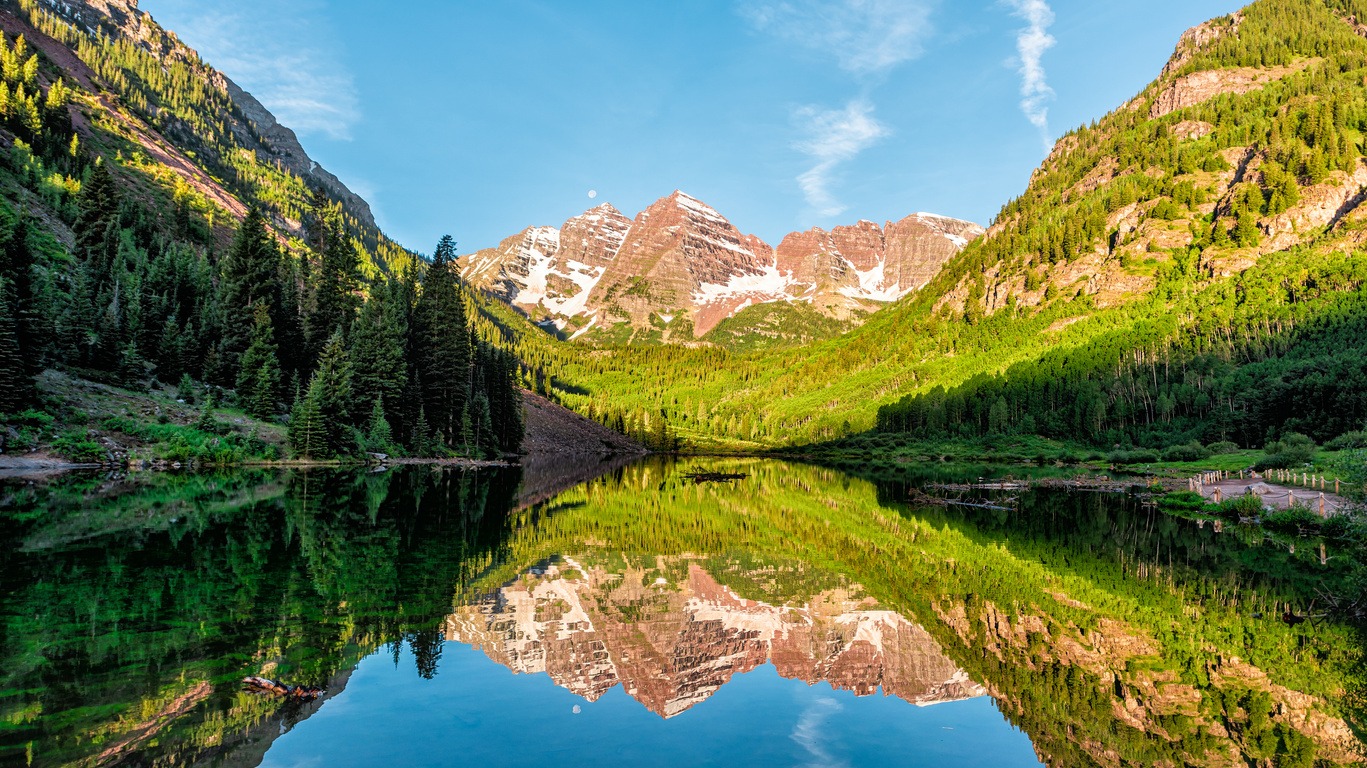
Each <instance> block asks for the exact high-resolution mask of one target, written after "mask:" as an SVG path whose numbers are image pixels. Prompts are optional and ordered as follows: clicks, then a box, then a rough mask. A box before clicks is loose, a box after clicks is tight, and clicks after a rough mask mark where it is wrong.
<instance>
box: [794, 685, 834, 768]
mask: <svg viewBox="0 0 1367 768" xmlns="http://www.w3.org/2000/svg"><path fill="white" fill-rule="evenodd" d="M840 709H841V707H840V702H838V701H836V700H835V699H829V698H820V699H817V700H816V701H814V702H812V706H811V707H809V708H808V709H807V711H805V712H803V713H802V714H801V715H800V716H799V717H798V719H797V724H796V725H794V726H793V732H792V733H791V734H789V738H790V739H792V740H793V741H795V742H797V745H798V746H800V747H802V749H803V750H804V751H805V752H806V753H807V755H808V756H809V759H808V761H807V763H806V768H842V766H846V765H848V763H847V762H846V761H844V760H840V759H838V758H836V757H835V756H834V755H832V754H831V751H830V749H829V748H828V747H827V746H826V743H825V742H826V741H827V740H828V736H827V734H826V732H825V730H824V729H823V728H822V726H823V725H825V723H826V719H827V718H828V717H830V716H831V714H832V713H834V712H839V711H840Z"/></svg>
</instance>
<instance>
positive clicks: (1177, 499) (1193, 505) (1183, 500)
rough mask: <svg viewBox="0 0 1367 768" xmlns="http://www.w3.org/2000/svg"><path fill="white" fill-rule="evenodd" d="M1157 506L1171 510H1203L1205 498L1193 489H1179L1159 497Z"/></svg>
mask: <svg viewBox="0 0 1367 768" xmlns="http://www.w3.org/2000/svg"><path fill="white" fill-rule="evenodd" d="M1158 506H1159V507H1160V508H1162V509H1164V510H1167V511H1172V512H1204V511H1205V508H1206V500H1205V499H1204V498H1203V497H1202V496H1201V494H1199V493H1196V492H1195V491H1179V492H1177V493H1169V494H1168V495H1167V496H1164V497H1163V498H1161V499H1159V500H1158Z"/></svg>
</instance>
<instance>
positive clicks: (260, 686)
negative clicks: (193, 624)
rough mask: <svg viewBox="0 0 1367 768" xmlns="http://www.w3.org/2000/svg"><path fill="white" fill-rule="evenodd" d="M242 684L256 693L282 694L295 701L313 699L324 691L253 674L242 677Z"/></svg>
mask: <svg viewBox="0 0 1367 768" xmlns="http://www.w3.org/2000/svg"><path fill="white" fill-rule="evenodd" d="M242 684H243V685H245V686H247V688H248V689H249V690H253V691H256V692H257V693H269V694H271V695H272V696H282V697H284V698H287V699H295V700H296V701H313V700H314V699H316V698H318V697H319V696H322V695H323V694H324V693H325V692H326V691H324V690H323V689H322V688H306V687H304V686H302V685H285V684H284V683H277V682H275V681H274V680H270V679H268V678H264V677H257V676H255V675H250V676H248V677H244V678H242Z"/></svg>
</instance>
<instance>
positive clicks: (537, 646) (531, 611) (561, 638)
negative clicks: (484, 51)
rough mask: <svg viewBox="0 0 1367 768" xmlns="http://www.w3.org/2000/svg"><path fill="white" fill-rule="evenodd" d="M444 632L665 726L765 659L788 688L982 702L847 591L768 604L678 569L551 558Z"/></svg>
mask: <svg viewBox="0 0 1367 768" xmlns="http://www.w3.org/2000/svg"><path fill="white" fill-rule="evenodd" d="M661 573H671V574H677V573H682V574H683V576H682V578H678V579H677V580H676V581H674V582H670V581H668V580H667V579H666V578H664V577H663V576H660V575H659V574H661ZM446 636H447V639H448V640H455V641H459V642H463V643H469V644H471V645H474V646H475V647H477V648H479V649H480V650H482V651H483V652H484V653H486V654H488V655H489V657H490V658H492V659H494V660H495V661H497V662H499V663H500V664H503V665H504V666H506V667H508V668H509V669H511V670H513V671H514V672H517V673H520V674H545V675H549V676H550V677H551V679H552V680H554V681H555V683H556V684H557V685H559V686H561V687H563V688H566V689H567V690H570V691H573V692H574V693H576V694H578V695H580V696H583V697H584V698H585V699H587V700H589V701H595V700H597V699H598V698H599V697H600V696H602V695H603V694H604V693H606V692H607V691H609V690H610V689H612V688H613V687H614V686H617V685H621V686H622V687H623V689H624V690H625V691H626V693H627V694H628V695H630V696H631V697H632V698H634V699H636V700H637V701H639V702H641V704H642V705H644V706H645V707H646V708H647V709H649V710H650V711H652V712H654V713H656V714H658V715H660V716H661V717H665V718H668V717H673V716H675V715H678V714H679V713H681V712H684V711H685V710H687V709H689V708H690V707H693V706H694V705H696V704H698V703H700V702H702V701H705V700H706V699H707V698H708V697H709V696H711V695H712V694H713V693H715V692H716V691H717V690H718V689H719V688H721V686H723V685H725V684H726V682H727V681H729V680H730V679H731V677H732V676H734V675H737V674H743V673H745V672H748V671H750V670H752V669H755V668H756V667H759V666H760V665H762V664H765V663H770V664H773V665H774V668H775V669H777V670H778V673H779V675H781V676H783V677H785V678H788V679H795V680H802V681H805V682H807V683H809V684H812V683H816V682H818V681H823V680H824V681H826V682H829V683H830V684H831V685H832V686H833V687H835V688H837V689H840V690H848V691H851V692H853V693H854V694H855V695H857V696H868V695H872V694H874V693H876V692H877V691H879V690H880V689H881V690H882V691H883V694H884V695H890V696H897V697H899V698H901V699H904V700H906V701H909V702H912V703H914V704H918V705H925V704H934V703H937V702H942V701H954V700H958V699H964V698H970V697H973V696H980V695H982V694H983V693H984V690H983V688H982V687H981V686H979V685H977V684H976V683H974V682H973V681H971V680H969V678H968V676H967V675H966V674H965V673H964V672H963V671H962V670H960V669H959V668H958V667H957V666H955V664H954V663H953V662H951V661H950V660H949V659H948V658H947V657H946V656H945V655H944V654H943V653H942V652H941V650H940V647H939V646H938V645H937V644H936V643H935V641H934V640H933V639H932V638H931V637H930V635H929V634H927V633H926V631H925V630H924V629H922V628H921V627H919V626H917V625H916V624H913V623H911V622H910V621H908V620H907V619H905V618H903V617H902V616H901V615H899V614H897V613H894V612H891V611H886V610H880V609H879V608H878V606H877V605H875V604H873V602H872V601H870V600H867V599H860V598H858V597H857V596H855V594H854V593H853V592H852V591H847V590H844V589H833V590H828V591H826V592H822V593H821V594H819V595H816V596H815V597H814V598H813V599H811V600H810V601H808V602H806V604H804V605H801V606H792V605H769V604H766V603H762V602H757V601H753V600H747V599H744V598H742V597H740V596H738V595H737V594H736V593H735V592H733V591H732V590H730V589H729V588H727V587H725V586H722V585H721V584H719V583H718V582H717V580H716V579H715V578H713V576H712V575H711V574H710V573H708V572H707V571H706V570H704V569H703V568H702V567H701V566H699V565H698V564H696V563H687V562H680V563H670V564H668V565H667V567H666V568H665V569H664V570H663V571H657V570H636V571H632V570H627V571H626V572H624V573H620V574H619V573H610V572H607V571H605V570H603V569H600V568H594V567H587V566H585V565H583V564H581V563H579V562H577V561H575V560H573V559H571V558H565V559H563V560H561V561H559V562H556V563H553V564H548V565H544V566H540V567H537V568H533V569H531V570H530V571H529V572H527V573H526V574H524V575H523V577H521V578H519V579H518V580H517V581H514V582H512V583H511V584H508V585H507V586H505V587H503V588H502V589H500V590H499V591H498V592H496V593H494V594H492V595H489V596H487V597H485V598H483V599H481V600H478V601H476V602H474V603H472V604H469V605H466V606H464V607H462V608H460V609H459V610H457V611H456V613H454V614H453V615H452V616H451V617H449V618H448V619H447V622H446Z"/></svg>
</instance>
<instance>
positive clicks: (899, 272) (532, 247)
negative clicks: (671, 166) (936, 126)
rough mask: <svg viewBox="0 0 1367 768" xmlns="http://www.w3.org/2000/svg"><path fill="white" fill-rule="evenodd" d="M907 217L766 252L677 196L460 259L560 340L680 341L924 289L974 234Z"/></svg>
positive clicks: (543, 230)
mask: <svg viewBox="0 0 1367 768" xmlns="http://www.w3.org/2000/svg"><path fill="white" fill-rule="evenodd" d="M982 231H983V230H982V229H981V228H980V227H978V226H977V225H975V224H971V223H969V222H964V221H958V220H955V219H949V218H945V217H940V216H933V215H929V214H915V215H913V216H909V217H907V218H905V219H903V220H901V221H898V222H889V223H887V224H886V225H884V226H881V227H880V226H878V225H877V224H875V223H873V222H869V221H861V222H859V223H858V224H855V225H854V226H850V227H836V228H835V229H834V230H832V231H831V232H826V231H824V230H821V229H813V230H810V231H808V232H802V233H796V234H792V235H789V236H787V237H785V238H784V239H783V241H782V242H781V243H780V244H779V246H778V248H774V247H772V246H770V245H768V244H767V243H765V242H764V241H762V240H760V239H759V238H757V237H755V236H754V235H747V234H744V233H742V232H740V231H739V230H738V229H736V227H735V226H734V225H732V224H731V222H730V221H728V220H727V219H726V217H724V216H722V215H721V214H720V213H718V212H717V211H716V210H715V209H713V208H712V207H711V206H709V205H707V204H706V203H703V202H701V201H700V200H698V199H696V198H694V197H691V196H689V195H687V194H684V193H683V192H674V193H673V194H671V195H669V196H667V197H664V198H661V199H660V200H658V201H656V202H655V203H653V204H652V205H651V206H650V207H648V208H646V209H645V210H644V211H642V212H641V213H639V214H637V216H636V218H635V219H634V220H633V219H628V218H627V217H626V216H624V215H623V214H622V213H621V212H619V211H618V210H617V209H616V208H614V207H612V206H611V205H600V206H598V207H597V208H594V209H592V210H590V211H588V212H586V213H584V214H582V215H580V216H576V217H575V218H572V219H570V220H569V221H567V222H565V224H564V225H563V226H562V227H560V228H559V229H557V228H554V227H533V228H529V229H527V230H524V231H523V232H521V233H519V234H517V235H514V236H513V237H510V238H508V239H506V240H504V241H503V242H502V243H500V244H499V245H498V246H497V247H496V248H490V249H486V250H483V251H479V252H477V253H474V254H471V255H469V256H466V257H462V259H461V264H462V265H463V267H462V271H463V273H464V275H465V277H466V279H467V280H468V281H469V282H470V283H471V284H473V285H475V286H477V287H479V288H482V289H484V290H486V291H488V292H490V293H492V294H493V295H495V296H497V297H499V298H501V299H503V300H504V301H507V302H509V303H510V304H513V305H514V306H516V307H518V308H520V309H522V310H523V311H525V312H527V313H528V314H529V315H530V316H532V318H533V319H535V320H537V321H539V322H542V323H544V324H546V325H554V326H555V327H556V328H557V329H559V330H561V331H563V332H565V333H566V334H567V335H569V336H571V337H578V336H580V335H584V334H587V333H598V334H601V333H604V332H607V331H609V330H610V329H613V328H617V327H627V328H631V329H653V330H654V331H656V332H658V334H659V336H660V337H661V338H662V340H665V341H669V340H675V341H691V340H693V339H695V338H699V337H702V336H704V335H706V334H707V333H708V332H709V331H711V330H712V329H713V328H715V327H716V326H717V324H718V323H720V322H721V321H722V320H725V319H726V318H729V317H733V316H735V315H736V314H737V313H739V312H740V311H742V310H744V309H745V308H747V307H750V306H754V305H758V304H767V303H775V302H789V303H805V304H810V305H811V306H813V307H815V308H816V309H817V310H818V311H820V312H821V313H822V314H824V315H826V316H828V317H834V318H839V319H842V320H843V319H849V318H851V317H856V316H858V315H860V314H862V313H865V312H868V311H871V310H873V309H876V308H877V306H879V305H880V304H883V303H887V302H891V301H896V300H897V299H900V298H902V297H903V296H906V295H907V294H908V293H910V292H912V291H915V290H916V289H918V288H920V287H921V286H923V285H925V283H926V282H927V281H929V280H930V278H932V277H933V276H934V275H935V274H936V272H937V271H938V270H939V268H940V266H941V265H942V264H943V263H944V262H945V261H947V260H948V259H949V258H950V257H952V256H954V255H955V254H957V253H958V252H959V251H960V250H961V249H962V248H963V247H964V246H965V245H967V244H968V242H969V241H970V240H971V239H973V238H975V237H977V236H978V235H980V234H982Z"/></svg>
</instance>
